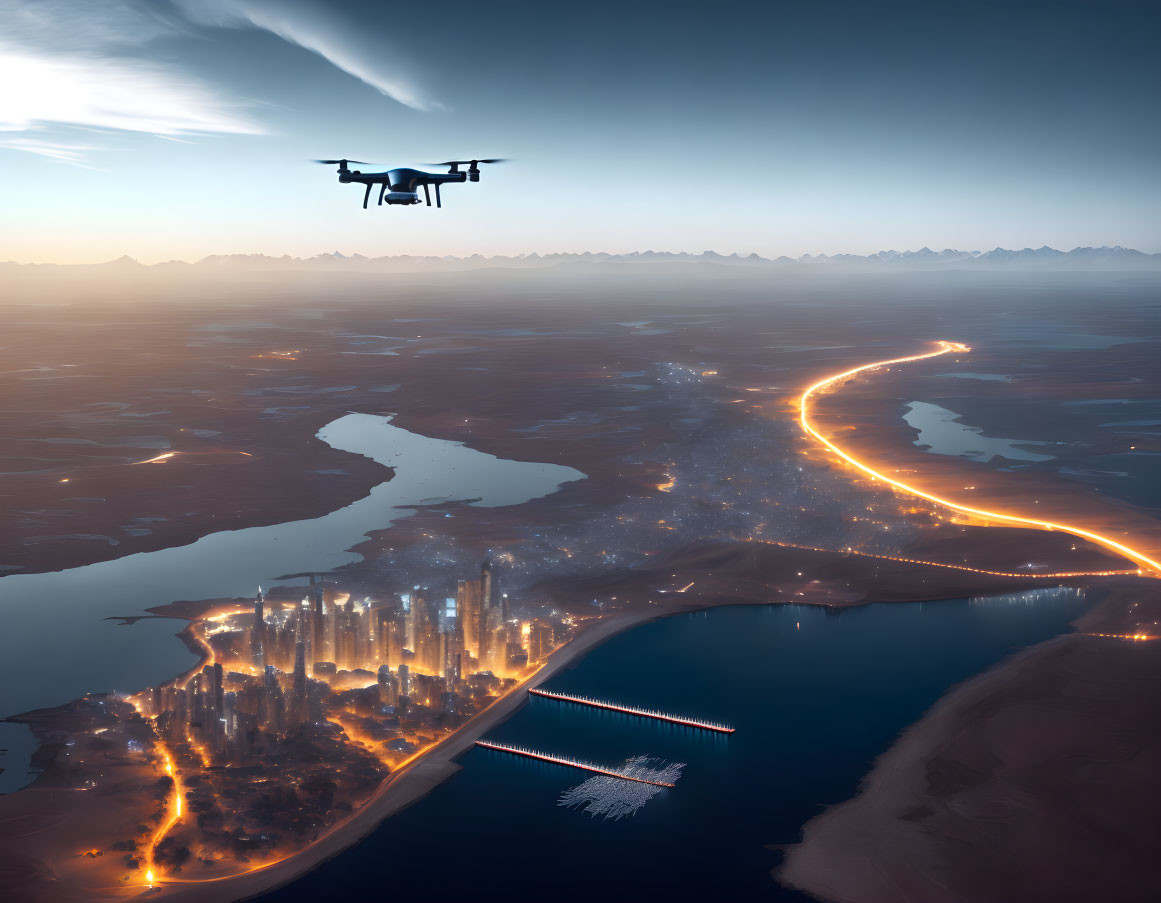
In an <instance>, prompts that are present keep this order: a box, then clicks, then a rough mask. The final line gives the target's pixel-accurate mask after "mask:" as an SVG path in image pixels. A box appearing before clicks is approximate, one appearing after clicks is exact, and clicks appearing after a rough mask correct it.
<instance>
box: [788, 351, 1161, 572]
mask: <svg viewBox="0 0 1161 903" xmlns="http://www.w3.org/2000/svg"><path fill="white" fill-rule="evenodd" d="M935 344H936V348H935V350H934V351H928V352H927V353H925V354H913V355H910V356H909V357H897V358H892V359H891V360H886V361H874V362H872V363H870V364H863V365H862V366H860V367H853V368H851V369H850V370H844V371H842V372H841V373H835V374H832V375H830V376H827V377H825V378H823V379H820V380H819V381H818V382H816V383H815V384H814V385H812V386H809V387H808V388H807V389H806V390H805V391H804V392H803V393H802V395H801V396H800V397H799V399H798V422H799V425H800V426H801V427H802V430H803V432H805V433H806V434H807V435H808V436H810V437H811V438H813V439H814V440H815V441H817V442H818V443H819V444H820V445H822V446H823V447H824V448H825V449H827V451H829V452H831V453H832V454H834V455H836V456H837V457H839V458H841V459H842V460H843V461H845V462H846V463H847V464H849V465H851V466H852V467H854V468H855V469H856V470H859V471H861V472H862V473H864V474H865V475H867V476H868V477H870V478H871V480H873V481H880V482H883V483H885V484H887V485H888V486H890V487H892V488H893V489H896V490H898V491H900V492H903V493H906V494H907V495H912V496H915V497H916V498H921V499H926V500H927V501H929V502H933V503H934V504H936V505H939V506H940V507H942V508H947V509H949V510H951V511H956V512H959V513H960V514H967V515H970V516H972V517H975V518H979V519H981V520H983V521H992V522H998V523H1004V524H1013V525H1015V526H1017V527H1031V528H1032V529H1035V530H1048V531H1055V532H1060V533H1069V534H1071V535H1073V536H1079V537H1080V538H1081V539H1087V540H1088V541H1090V542H1093V543H1096V544H1097V545H1099V546H1102V547H1103V548H1106V549H1108V550H1109V551H1111V552H1114V553H1116V554H1117V555H1120V556H1122V557H1124V558H1127V559H1128V560H1130V561H1132V562H1133V564H1135V565H1137V566H1138V567H1139V568H1140V569H1141V570H1140V572H1139V573H1140V574H1141V576H1143V577H1153V578H1157V577H1161V562H1158V561H1155V560H1154V559H1152V558H1150V557H1149V556H1147V555H1145V554H1144V553H1142V552H1139V551H1137V550H1136V549H1134V548H1132V547H1130V546H1127V545H1125V544H1124V543H1121V542H1117V541H1116V540H1115V539H1112V538H1110V537H1108V536H1103V535H1101V534H1100V533H1096V532H1094V531H1092V530H1086V529H1084V528H1082V527H1076V526H1072V525H1071V524H1059V523H1053V522H1052V521H1045V520H1038V519H1037V518H1033V517H1025V516H1024V515H1020V514H1005V513H1003V512H1001V511H988V510H986V509H984V508H976V507H973V506H971V505H965V504H964V503H962V502H957V501H955V500H954V499H948V498H943V497H942V496H938V495H934V494H932V493H930V492H925V491H924V490H922V489H920V488H918V487H916V486H912V485H910V484H909V483H904V482H903V481H902V480H897V479H895V478H894V477H889V476H887V475H886V474H885V473H882V472H881V471H878V470H875V468H874V467H872V466H871V465H870V464H868V463H866V462H865V461H863V460H861V459H859V458H857V457H856V456H855V455H854V454H853V453H851V452H849V451H846V450H844V449H842V448H840V447H839V446H838V445H836V444H835V443H834V442H832V441H831V440H830V439H828V438H827V437H826V436H824V435H823V434H822V432H821V431H820V430H819V428H818V427H817V426H815V425H814V422H813V421H812V419H811V410H812V406H813V404H814V401H815V397H816V396H818V395H821V394H823V393H825V392H827V391H829V390H831V389H834V388H836V387H837V386H838V385H839V384H841V383H843V382H845V381H847V380H849V379H851V378H853V377H855V376H858V375H859V374H860V373H864V372H866V371H868V370H878V369H881V368H883V367H889V366H891V365H893V364H909V363H912V362H914V361H924V360H928V359H929V358H933V357H940V356H941V355H944V354H961V353H964V352H967V351H970V350H971V349H970V348H969V347H968V346H967V345H963V344H961V343H959V342H944V341H939V342H936V343H935Z"/></svg>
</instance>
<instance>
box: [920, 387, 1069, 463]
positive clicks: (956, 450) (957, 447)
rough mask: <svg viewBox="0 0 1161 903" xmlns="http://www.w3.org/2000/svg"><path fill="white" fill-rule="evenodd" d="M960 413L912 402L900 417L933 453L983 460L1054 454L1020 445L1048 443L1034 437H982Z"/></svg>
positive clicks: (1042, 458)
mask: <svg viewBox="0 0 1161 903" xmlns="http://www.w3.org/2000/svg"><path fill="white" fill-rule="evenodd" d="M961 416H962V415H960V414H957V413H956V412H955V411H949V410H948V409H947V408H941V407H940V406H939V405H936V404H930V403H929V402H926V401H912V402H910V403H909V404H908V405H907V410H906V411H905V412H904V414H903V419H904V420H905V421H906V422H907V425H908V426H910V427H913V428H914V429H916V430H918V431H919V438H917V439H916V440H915V444H916V445H918V446H920V447H926V450H927V451H929V452H932V453H934V454H937V455H954V456H955V457H958V458H968V459H970V460H972V461H980V462H982V463H987V462H988V461H991V460H992V459H993V458H1007V459H1008V460H1010V461H1051V460H1052V459H1053V457H1055V456H1054V455H1039V454H1036V453H1035V452H1030V451H1028V450H1027V449H1024V448H1021V447H1020V446H1023V445H1052V443H1051V442H1041V441H1037V440H1035V439H1001V438H994V437H990V436H985V435H984V434H983V430H981V429H980V428H979V427H976V426H968V425H967V424H964V423H960V422H959V418H960V417H961Z"/></svg>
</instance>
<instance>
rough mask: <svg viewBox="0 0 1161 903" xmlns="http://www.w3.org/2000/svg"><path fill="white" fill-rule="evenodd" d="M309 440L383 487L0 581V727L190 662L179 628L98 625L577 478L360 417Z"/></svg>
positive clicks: (240, 585) (340, 556)
mask: <svg viewBox="0 0 1161 903" xmlns="http://www.w3.org/2000/svg"><path fill="white" fill-rule="evenodd" d="M318 438H319V439H321V440H322V441H323V442H326V443H327V444H328V445H331V446H333V447H334V448H338V449H341V450H343V451H348V452H352V453H354V454H360V455H365V456H367V457H369V458H371V459H373V460H375V461H378V462H379V463H380V464H383V465H385V466H388V467H392V468H394V469H395V474H394V476H393V477H392V478H391V479H389V480H386V481H384V482H382V483H380V484H379V485H377V486H376V487H375V488H374V489H372V490H371V492H370V494H368V495H367V496H365V497H364V498H362V499H359V500H358V501H356V502H353V503H352V504H350V505H347V506H346V507H345V508H340V509H338V510H336V511H332V512H330V513H329V514H325V515H323V516H322V517H316V518H311V519H308V520H299V521H290V522H287V523H283V524H276V525H274V526H268V527H251V528H248V529H244V530H227V531H223V532H220V533H211V534H209V535H207V536H203V537H202V538H201V539H199V540H197V541H196V542H193V543H190V544H189V545H185V546H177V547H174V548H169V549H162V550H160V551H156V552H142V553H139V554H136V555H127V556H125V557H124V558H118V559H116V560H113V561H102V562H98V563H97V564H91V565H87V566H85V567H78V568H72V569H70V570H64V571H54V572H50V573H44V574H11V575H8V576H6V577H0V612H2V613H3V617H4V637H3V640H4V642H3V655H0V718H2V717H6V716H9V715H15V714H19V713H22V712H27V711H30V710H32V709H38V708H43V707H47V706H53V705H59V704H60V703H64V702H67V701H69V700H70V699H75V698H77V697H79V696H82V695H84V694H85V693H90V692H99V691H108V690H121V691H135V690H138V689H140V688H141V687H144V686H150V685H153V684H157V683H161V682H163V681H165V680H167V679H169V678H171V677H173V676H175V675H176V674H179V673H180V672H181V671H183V670H184V669H186V668H188V667H189V666H191V665H192V664H193V663H194V662H195V661H196V658H195V656H194V655H193V654H192V653H191V652H190V651H189V650H188V649H186V647H185V645H184V644H183V643H182V642H181V641H180V640H178V639H177V638H176V636H175V634H176V633H177V632H178V631H179V630H181V628H182V627H183V626H184V623H185V622H183V621H180V620H175V619H158V618H149V619H145V620H141V621H138V622H137V623H135V624H133V625H131V626H126V625H123V624H120V623H118V622H114V621H107V620H105V619H106V618H108V617H110V616H119V615H137V614H141V613H143V612H144V610H145V609H147V608H150V607H153V606H156V605H161V604H164V603H166V602H173V601H177V600H182V599H212V598H220V597H234V596H247V595H251V594H253V593H254V592H255V590H256V589H257V586H258V584H260V583H266V584H268V583H270V581H271V580H272V579H273V578H274V577H277V576H279V575H281V574H289V573H300V572H303V571H329V570H332V569H334V568H337V567H340V566H342V565H345V564H349V563H351V562H353V561H357V560H358V559H359V555H358V554H357V553H354V552H351V551H348V550H349V549H351V548H352V547H353V546H355V545H358V544H359V543H360V542H361V541H362V540H363V537H364V536H366V534H368V533H370V532H372V531H374V530H382V529H384V528H385V527H388V526H390V525H391V524H392V523H393V522H395V521H396V520H399V519H400V518H403V517H407V516H409V515H410V514H413V513H414V511H415V509H416V507H417V506H419V505H425V504H433V503H435V502H442V501H466V502H468V503H470V504H473V505H479V506H483V507H497V506H501V505H518V504H520V503H522V502H526V501H529V500H530V499H534V498H539V497H541V496H544V495H548V494H549V493H552V492H555V491H556V490H557V489H558V488H559V487H560V486H561V485H562V484H563V483H567V482H571V481H573V480H580V479H584V476H585V475H584V474H583V473H581V472H580V471H578V470H574V469H573V468H571V467H561V466H560V465H557V464H536V463H527V462H523V461H508V460H504V459H502V458H497V457H495V456H493V455H489V454H485V453H484V452H481V451H476V450H475V449H472V448H468V447H466V446H464V445H462V444H461V443H459V442H451V441H447V440H443V439H432V438H429V437H427V436H420V435H417V434H415V433H411V432H408V431H407V430H404V429H401V428H400V427H397V426H394V425H392V424H391V422H390V418H389V417H379V416H373V415H370V414H347V415H345V416H343V417H340V418H339V419H337V420H334V421H332V422H331V423H329V424H327V425H326V426H325V427H323V428H322V429H321V430H320V431H319V433H318Z"/></svg>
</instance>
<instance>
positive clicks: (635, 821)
mask: <svg viewBox="0 0 1161 903" xmlns="http://www.w3.org/2000/svg"><path fill="white" fill-rule="evenodd" d="M1084 604H1085V603H1084V601H1083V599H1082V598H1080V597H1079V596H1078V595H1077V594H1076V593H1075V592H1073V591H1067V590H1062V591H1051V590H1048V591H1040V592H1038V593H1036V594H1033V595H1031V596H1013V597H996V598H993V599H987V600H971V601H969V600H958V601H949V602H933V603H923V604H896V605H891V604H877V605H869V606H864V607H861V608H855V609H848V610H845V611H842V612H840V613H834V612H829V611H827V610H825V609H822V608H816V607H807V606H750V607H731V608H719V609H714V610H712V611H708V612H702V613H697V614H692V615H680V616H676V617H672V618H666V619H663V620H661V621H657V622H654V623H651V624H646V625H643V626H641V627H638V628H636V629H634V630H631V631H629V632H627V633H625V634H622V635H620V636H617V637H615V638H613V639H612V640H610V641H608V642H607V643H605V644H604V645H602V646H600V647H599V648H597V649H595V650H593V651H592V652H590V653H588V654H587V655H585V656H584V657H583V658H581V659H580V660H578V661H577V662H576V663H574V664H573V666H572V667H571V668H569V669H568V670H566V671H564V672H562V673H560V674H558V675H556V676H555V677H554V678H552V680H550V681H548V682H547V684H546V685H545V687H546V689H553V690H559V691H562V692H569V693H578V694H587V695H591V696H597V697H601V698H609V699H614V700H617V701H620V702H623V703H626V704H632V705H641V706H648V707H655V708H662V709H667V710H670V711H674V712H677V713H684V714H689V715H695V716H700V717H704V718H708V719H714V720H721V721H727V722H730V723H732V724H733V725H734V726H736V728H737V732H736V733H734V734H732V735H729V736H724V735H720V734H711V733H708V732H704V731H697V730H693V729H690V728H681V727H676V726H670V725H666V724H664V723H660V722H655V721H648V720H644V719H640V718H635V717H632V716H628V715H618V714H614V713H610V712H601V711H598V710H593V709H587V708H583V707H580V706H576V705H572V704H568V703H561V702H556V701H552V700H547V699H543V698H532V699H531V700H530V701H529V703H528V704H526V705H525V706H524V707H523V708H521V709H520V710H519V711H518V712H517V713H516V714H515V715H514V716H513V717H512V718H510V719H509V720H508V721H506V722H505V723H503V724H501V725H499V726H497V727H496V728H494V729H493V730H492V731H490V732H489V733H488V735H487V738H488V739H492V740H497V741H502V742H507V743H515V744H521V745H527V746H531V747H535V748H537V749H539V750H543V751H545V752H551V753H557V754H562V755H569V756H574V757H578V758H582V759H587V760H589V761H592V762H596V763H601V764H607V765H612V766H616V765H620V764H622V763H623V762H624V760H625V759H626V758H628V757H629V756H633V755H639V754H649V755H653V756H658V757H663V758H665V759H668V760H676V761H679V762H685V763H687V767H686V769H685V774H684V776H683V777H682V778H681V780H680V781H679V782H678V784H677V787H676V788H674V789H672V790H663V791H661V793H660V794H659V795H658V796H657V797H655V798H654V799H653V800H652V801H651V802H649V803H648V804H647V805H646V806H645V807H644V808H643V809H642V810H641V811H640V812H639V813H638V814H637V815H636V816H635V817H633V818H630V819H626V820H623V821H619V822H612V821H601V820H594V819H592V818H591V817H590V816H588V815H586V814H584V813H582V812H579V811H575V810H569V809H564V808H560V807H558V806H557V805H556V801H557V798H558V796H559V795H560V793H561V792H562V791H564V790H565V789H567V788H569V787H572V786H574V785H576V784H579V783H581V782H582V781H583V780H584V779H585V777H586V775H584V773H582V772H579V771H575V770H572V769H569V768H565V767H563V766H558V765H552V764H548V763H538V762H535V761H532V760H528V759H520V758H516V757H513V756H509V755H505V754H503V753H499V752H494V751H490V750H482V749H478V748H477V749H474V750H472V751H471V752H469V753H467V754H465V755H464V756H462V757H461V758H460V760H459V762H460V764H461V765H462V766H463V770H462V771H461V772H460V773H458V774H457V775H456V776H455V777H453V778H452V779H451V780H449V781H447V782H446V783H444V784H442V785H441V786H440V787H438V788H436V790H435V791H433V792H432V793H431V794H430V795H429V796H428V797H426V798H425V799H423V800H421V801H420V802H418V803H417V804H415V805H414V806H412V807H410V808H409V809H407V810H405V811H404V812H402V813H400V814H398V815H396V816H394V817H393V818H390V819H388V820H387V821H386V822H384V823H383V824H382V825H381V826H380V827H379V828H378V829H377V830H376V831H375V832H374V833H373V834H372V835H370V836H369V837H368V838H366V839H365V840H363V841H362V842H360V843H359V844H358V845H356V846H354V847H352V848H351V849H350V850H347V851H346V852H344V853H342V854H340V855H339V856H338V857H336V858H335V859H333V860H331V861H330V862H328V863H326V864H324V865H323V866H321V867H320V868H318V869H316V870H315V871H314V872H312V873H311V874H309V875H307V876H305V877H304V878H302V879H300V880H299V881H297V882H295V883H294V884H291V885H289V886H287V887H285V888H283V889H281V890H279V891H276V892H274V893H272V894H269V895H267V896H265V897H263V898H261V899H263V900H264V901H267V903H292V901H306V900H312V901H313V900H320V899H328V898H338V899H352V900H388V899H396V898H397V899H414V900H436V901H442V900H459V901H463V900H471V901H492V900H497V901H499V900H520V899H552V900H594V899H610V900H630V899H634V898H638V899H644V900H652V899H670V900H699V901H714V900H777V901H790V900H795V901H800V900H805V899H806V898H805V897H803V896H801V895H799V894H797V893H794V892H791V891H787V890H785V889H783V888H781V887H780V886H778V885H777V884H776V883H775V882H774V881H773V880H772V879H771V877H770V870H771V869H772V868H774V867H775V866H776V865H777V864H778V862H779V859H780V854H779V853H778V852H776V851H774V850H771V849H769V848H768V845H769V844H778V843H790V842H794V841H795V840H797V839H798V838H799V833H800V830H801V826H802V824H803V823H804V822H805V821H807V820H808V819H810V818H811V817H812V816H813V815H815V814H817V813H818V812H820V811H821V810H822V808H823V807H824V806H827V805H829V804H832V803H837V802H841V801H842V800H845V799H848V798H849V797H850V796H852V795H853V794H854V793H855V791H856V789H857V787H858V783H859V780H860V779H861V778H862V776H863V775H864V774H865V773H866V772H867V770H868V768H869V767H870V765H871V762H872V760H873V759H874V758H875V757H876V756H877V755H879V754H880V753H882V752H883V751H884V750H886V749H887V747H888V746H890V744H891V742H892V740H893V739H894V737H895V736H896V735H897V734H898V733H899V731H900V730H902V729H903V728H905V727H906V726H907V725H909V724H911V723H912V722H914V721H916V720H917V719H918V718H919V717H920V716H921V715H922V714H923V712H924V710H925V709H927V708H928V707H929V706H931V705H932V704H933V703H934V702H935V701H936V700H937V699H939V697H940V696H942V695H943V693H944V692H946V690H947V689H948V688H949V687H951V686H952V685H954V684H956V683H957V682H960V681H963V680H965V679H966V678H969V677H971V676H972V675H974V674H977V673H979V672H980V671H982V670H984V669H986V668H987V667H989V666H990V665H992V664H994V663H995V662H997V661H999V660H1001V659H1003V658H1004V657H1006V656H1007V655H1009V654H1011V653H1012V652H1014V651H1016V650H1018V649H1020V648H1023V647H1025V646H1028V645H1031V644H1034V643H1037V642H1040V641H1042V640H1045V639H1048V638H1049V637H1052V636H1055V635H1057V634H1060V633H1062V632H1066V631H1067V630H1068V624H1069V622H1070V621H1071V620H1073V619H1075V618H1076V617H1078V616H1079V615H1080V613H1081V612H1082V610H1083V608H1084Z"/></svg>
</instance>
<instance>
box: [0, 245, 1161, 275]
mask: <svg viewBox="0 0 1161 903" xmlns="http://www.w3.org/2000/svg"><path fill="white" fill-rule="evenodd" d="M1101 253H1103V254H1104V255H1105V256H1106V257H1110V256H1116V257H1119V258H1121V259H1126V260H1127V259H1138V260H1140V261H1142V262H1144V261H1150V262H1153V261H1161V252H1148V251H1141V250H1138V249H1136V248H1128V247H1124V246H1122V245H1078V246H1077V247H1075V248H1072V249H1070V250H1067V251H1063V250H1060V249H1058V248H1053V247H1050V246H1049V245H1041V246H1040V247H1039V248H1032V247H1024V248H1004V247H1001V246H997V247H995V248H992V249H990V250H987V251H981V250H961V249H958V248H942V249H940V250H934V249H932V248H930V247H928V246H926V245H925V246H923V247H921V248H917V249H906V250H896V249H893V248H892V249H883V250H879V251H874V252H871V253H868V254H857V253H852V252H846V251H836V252H832V253H829V254H828V253H825V252H821V253H814V254H810V253H807V254H800V255H798V256H796V257H791V256H788V255H777V256H771V257H766V256H763V255H761V254H758V253H756V252H752V253H750V254H743V253H741V252H738V251H734V252H730V253H722V252H718V251H714V250H712V249H705V250H701V251H658V250H654V249H646V250H639V251H592V250H587V251H546V252H537V251H531V252H521V253H515V254H480V253H475V254H468V255H462V254H434V253H432V254H381V255H376V256H370V255H366V254H361V253H357V252H356V253H353V254H344V253H341V252H339V251H337V250H336V251H323V252H319V253H317V254H313V255H311V256H307V257H298V256H295V255H292V254H286V253H284V254H281V255H275V254H270V253H267V252H263V251H253V252H246V251H232V252H221V253H215V254H208V255H206V256H204V257H199V258H197V259H194V260H185V259H182V258H170V259H167V260H158V261H155V262H153V263H142V262H141V261H139V260H138V259H137V258H135V257H132V256H131V255H129V254H123V255H121V256H120V257H117V258H113V259H110V260H98V261H94V262H90V263H53V262H48V261H28V260H25V261H19V260H4V261H0V265H2V266H18V267H61V268H68V267H94V266H110V265H114V264H120V265H126V266H129V265H132V266H138V267H141V268H144V269H150V268H153V267H159V266H167V265H185V266H198V265H201V264H206V263H210V262H226V261H243V260H249V261H255V260H266V261H271V262H300V263H306V262H318V261H340V260H347V261H367V262H374V261H390V260H429V261H447V262H453V261H535V260H553V259H559V258H601V259H607V260H617V259H633V258H661V259H672V258H677V259H691V258H693V259H696V258H704V259H710V260H713V259H721V260H727V261H729V260H732V261H737V262H747V261H748V262H755V263H780V262H790V263H802V262H811V261H855V260H864V261H889V260H908V261H913V262H922V261H930V262H940V261H942V262H960V261H966V260H980V259H987V260H993V261H995V260H998V259H1002V258H1005V257H1009V258H1010V257H1011V256H1015V257H1016V258H1018V259H1024V260H1035V259H1037V258H1039V259H1040V260H1043V261H1050V260H1061V259H1063V258H1068V257H1070V256H1073V257H1076V256H1085V255H1096V254H1101Z"/></svg>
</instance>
